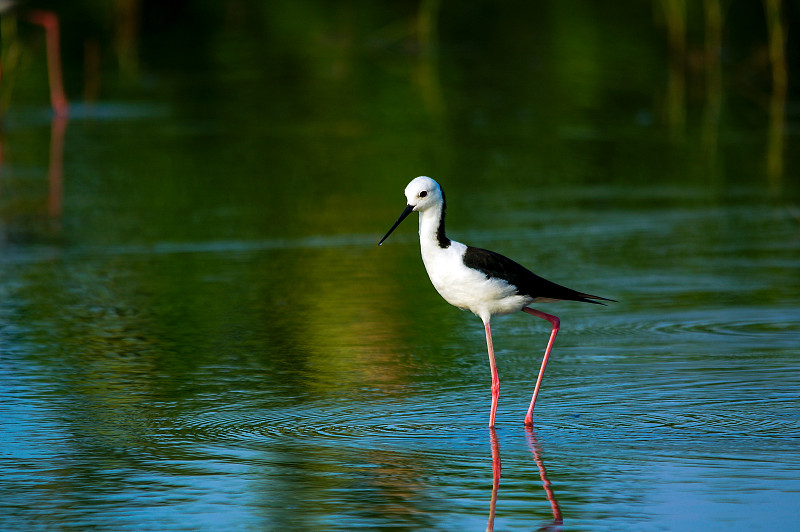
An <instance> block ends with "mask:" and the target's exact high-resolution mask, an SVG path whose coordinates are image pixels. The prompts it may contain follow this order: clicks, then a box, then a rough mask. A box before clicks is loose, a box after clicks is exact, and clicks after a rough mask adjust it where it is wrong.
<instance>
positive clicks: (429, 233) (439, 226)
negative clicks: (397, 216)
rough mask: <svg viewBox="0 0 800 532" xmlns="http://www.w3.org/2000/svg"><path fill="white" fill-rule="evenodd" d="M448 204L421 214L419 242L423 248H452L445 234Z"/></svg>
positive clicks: (443, 203)
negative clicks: (445, 217)
mask: <svg viewBox="0 0 800 532" xmlns="http://www.w3.org/2000/svg"><path fill="white" fill-rule="evenodd" d="M445 210H446V204H445V202H444V197H443V198H442V204H441V205H437V206H435V207H431V208H430V209H428V210H426V211H424V212H421V213H419V241H420V245H421V246H422V247H430V246H436V247H438V248H441V249H446V248H448V247H450V239H449V238H447V235H446V234H445V232H444V215H445Z"/></svg>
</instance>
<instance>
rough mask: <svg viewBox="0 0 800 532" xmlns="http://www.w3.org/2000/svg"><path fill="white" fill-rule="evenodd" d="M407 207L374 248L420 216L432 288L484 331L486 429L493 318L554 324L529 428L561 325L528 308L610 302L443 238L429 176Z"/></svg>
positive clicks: (495, 394) (412, 187)
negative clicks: (518, 316)
mask: <svg viewBox="0 0 800 532" xmlns="http://www.w3.org/2000/svg"><path fill="white" fill-rule="evenodd" d="M405 194H406V199H407V205H406V208H405V210H404V211H403V212H402V214H400V217H399V218H398V219H397V221H396V222H395V223H394V225H393V226H392V228H391V229H389V231H388V232H387V233H386V235H384V237H383V238H382V239H381V241H380V242H378V245H379V246H380V245H381V244H383V242H384V240H386V239H387V238H388V237H389V235H390V234H392V231H394V230H395V228H397V226H398V225H400V222H402V221H403V220H405V218H406V217H407V216H408V215H409V214H411V213H412V212H414V211H417V212H419V243H420V248H421V251H422V262H423V263H425V269H426V270H427V271H428V276H429V277H430V279H431V282H432V283H433V286H434V288H436V290H437V291H438V292H439V294H440V295H441V296H442V297H443V298H444V299H445V301H447V302H448V303H450V304H451V305H454V306H456V307H458V308H460V309H463V310H469V311H472V312H473V313H474V314H476V315H477V316H478V317H479V318H480V319H481V320H483V326H484V329H485V331H486V346H487V347H488V349H489V366H490V368H491V372H492V409H491V413H490V415H489V426H490V427H493V426H494V418H495V414H496V412H497V400H498V398H499V396H500V379H499V378H498V376H497V364H496V363H495V359H494V348H493V347H492V330H491V326H490V322H491V319H492V316H502V315H504V314H511V313H512V312H517V311H519V310H522V311H524V312H527V313H528V314H531V315H533V316H538V317H540V318H543V319H545V320H547V321H549V322H550V323H551V324H552V325H553V330H552V332H551V333H550V340H549V341H548V342H547V348H546V349H545V352H544V358H543V359H542V367H541V369H539V377H538V378H537V379H536V387H535V388H534V390H533V397H532V398H531V405H530V407H528V413H527V414H526V415H525V424H526V425H533V407H534V405H535V404H536V396H537V395H538V394H539V388H540V387H541V384H542V377H543V376H544V368H545V366H546V365H547V359H548V357H549V356H550V351H551V349H552V348H553V342H554V341H555V339H556V334H558V328H559V324H560V321H559V319H558V318H557V317H556V316H553V315H551V314H545V313H544V312H541V311H538V310H535V309H532V308H530V307H528V305H530V304H531V303H544V302H552V301H561V300H568V301H582V302H584V303H597V304H600V305H603V304H604V303H601V302H600V301H614V300H613V299H607V298H604V297H600V296H593V295H591V294H585V293H583V292H577V291H575V290H572V289H571V288H567V287H565V286H561V285H558V284H556V283H553V282H551V281H548V280H547V279H543V278H542V277H539V276H538V275H536V274H534V273H533V272H531V271H530V270H528V269H527V268H525V267H523V266H521V265H519V264H517V263H516V262H514V261H513V260H511V259H509V258H508V257H504V256H503V255H500V254H499V253H495V252H494V251H489V250H486V249H480V248H474V247H472V246H467V245H464V244H462V243H460V242H456V241H455V240H450V239H449V238H447V235H446V234H445V230H444V217H445V208H446V203H445V199H444V191H442V187H440V186H439V183H437V182H436V181H434V180H433V179H431V178H430V177H426V176H420V177H417V178H416V179H414V180H412V181H411V182H410V183H409V184H408V186H407V187H406V190H405Z"/></svg>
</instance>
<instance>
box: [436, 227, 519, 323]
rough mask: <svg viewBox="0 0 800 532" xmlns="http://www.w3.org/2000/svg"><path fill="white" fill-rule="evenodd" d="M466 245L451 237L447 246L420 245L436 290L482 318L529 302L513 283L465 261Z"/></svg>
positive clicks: (448, 300) (513, 310)
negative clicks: (493, 277) (476, 268)
mask: <svg viewBox="0 0 800 532" xmlns="http://www.w3.org/2000/svg"><path fill="white" fill-rule="evenodd" d="M466 250H467V246H465V245H464V244H462V243H460V242H456V241H451V243H450V246H449V247H447V248H444V249H442V248H440V247H438V246H437V245H433V246H423V247H422V262H423V263H424V264H425V269H426V270H427V271H428V276H429V277H430V279H431V282H432V283H433V286H434V288H436V291H437V292H439V294H441V296H442V297H443V298H444V299H445V301H447V302H448V303H450V304H451V305H453V306H456V307H458V308H461V309H464V310H469V311H471V312H473V313H475V314H477V315H478V316H479V317H480V318H481V319H483V320H484V321H486V320H488V319H489V317H490V316H492V315H502V314H510V313H512V312H517V311H519V310H520V309H522V307H524V306H525V305H527V304H529V303H531V302H532V299H531V298H530V297H527V296H520V295H518V294H516V291H515V289H514V287H513V286H511V285H510V284H508V283H507V282H505V281H503V280H501V279H489V278H487V277H486V275H485V274H483V273H482V272H480V271H478V270H473V269H472V268H468V267H467V266H465V265H464V260H463V258H464V253H465V252H466Z"/></svg>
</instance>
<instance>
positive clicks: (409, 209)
mask: <svg viewBox="0 0 800 532" xmlns="http://www.w3.org/2000/svg"><path fill="white" fill-rule="evenodd" d="M412 212H414V206H413V205H406V208H405V210H404V211H403V213H402V214H401V215H400V218H398V219H397V221H396V222H395V223H394V225H393V226H392V228H391V229H389V232H388V233H386V234H385V235H384V236H383V238H381V241H380V242H378V245H379V246H380V245H381V244H383V241H384V240H386V239H387V238H389V235H391V234H392V231H394V230H395V229H396V228H397V226H398V225H400V222H402V221H403V220H405V219H406V216H408V215H409V214H411V213H412Z"/></svg>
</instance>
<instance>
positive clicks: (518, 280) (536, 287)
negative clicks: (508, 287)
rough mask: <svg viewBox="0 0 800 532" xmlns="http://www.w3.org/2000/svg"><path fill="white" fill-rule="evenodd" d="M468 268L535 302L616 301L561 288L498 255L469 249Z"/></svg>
mask: <svg viewBox="0 0 800 532" xmlns="http://www.w3.org/2000/svg"><path fill="white" fill-rule="evenodd" d="M464 264H466V265H467V266H468V267H470V268H473V269H475V270H478V271H480V272H482V273H483V274H484V275H486V277H488V278H490V277H497V278H500V279H504V280H506V281H508V282H509V283H510V284H512V285H514V286H516V287H517V292H518V293H520V294H523V295H526V296H530V297H533V298H539V297H541V298H546V299H562V300H568V301H582V302H584V303H596V304H598V305H604V304H605V303H601V302H600V301H594V300H602V301H614V300H613V299H607V298H605V297H600V296H593V295H591V294H585V293H583V292H578V291H576V290H573V289H571V288H567V287H566V286H561V285H560V284H556V283H554V282H552V281H548V280H547V279H545V278H543V277H539V276H538V275H536V274H535V273H533V272H532V271H530V270H529V269H527V268H526V267H524V266H522V265H520V264H518V263H516V262H514V261H513V260H511V259H509V258H508V257H505V256H503V255H501V254H499V253H495V252H494V251H489V250H488V249H481V248H474V247H472V246H467V251H466V253H464Z"/></svg>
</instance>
